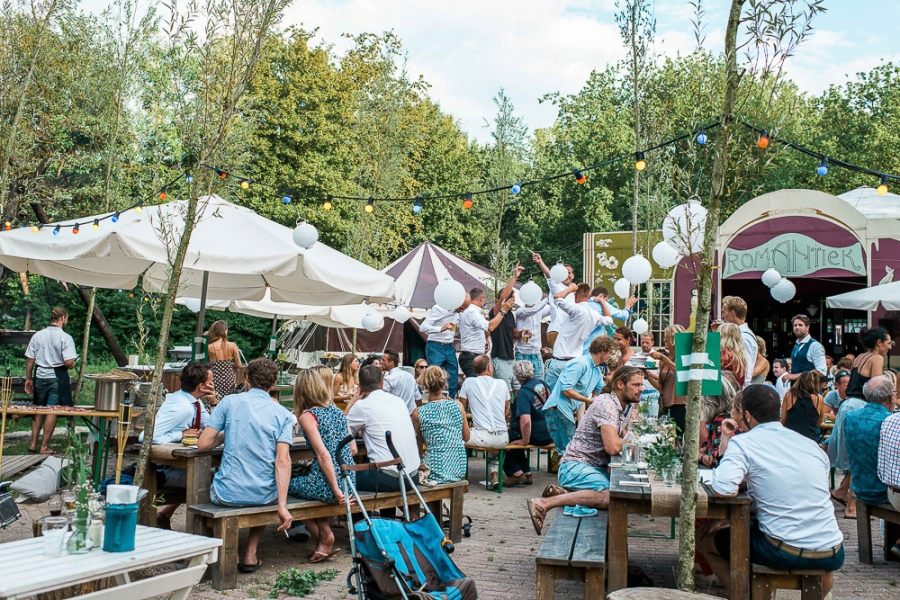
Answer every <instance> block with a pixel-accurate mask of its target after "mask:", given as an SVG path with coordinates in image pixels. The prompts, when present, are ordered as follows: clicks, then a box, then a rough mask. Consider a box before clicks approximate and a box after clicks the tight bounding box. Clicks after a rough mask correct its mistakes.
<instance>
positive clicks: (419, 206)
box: [413, 201, 422, 213]
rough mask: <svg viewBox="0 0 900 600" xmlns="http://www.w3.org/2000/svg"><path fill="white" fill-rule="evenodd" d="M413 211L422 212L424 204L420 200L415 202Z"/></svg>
mask: <svg viewBox="0 0 900 600" xmlns="http://www.w3.org/2000/svg"><path fill="white" fill-rule="evenodd" d="M413 212H414V213H420V212H422V204H421V203H420V202H418V201H417V202H416V203H415V204H413Z"/></svg>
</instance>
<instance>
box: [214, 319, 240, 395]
mask: <svg viewBox="0 0 900 600" xmlns="http://www.w3.org/2000/svg"><path fill="white" fill-rule="evenodd" d="M206 351H207V353H208V354H209V363H210V365H211V368H212V374H213V384H214V385H215V387H216V395H215V398H216V401H215V402H214V403H213V404H217V403H219V402H220V401H221V400H222V398H224V397H225V396H227V395H229V394H233V393H234V390H235V389H237V387H238V383H239V382H238V380H237V369H239V368H240V367H241V351H240V350H239V349H238V347H237V344H235V343H234V342H229V341H228V323H226V322H225V321H216V322H215V323H213V324H212V325H210V326H209V345H208V346H207V349H206ZM240 383H243V382H240Z"/></svg>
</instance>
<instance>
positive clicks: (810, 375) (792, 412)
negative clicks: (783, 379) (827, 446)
mask: <svg viewBox="0 0 900 600" xmlns="http://www.w3.org/2000/svg"><path fill="white" fill-rule="evenodd" d="M824 415H825V400H824V399H823V398H822V396H821V395H819V372H818V371H815V370H813V371H806V372H805V373H801V374H800V378H799V379H797V381H796V382H795V383H794V386H793V387H792V388H791V389H790V390H788V392H787V393H786V394H785V395H784V400H783V401H782V402H781V424H782V425H784V426H785V427H787V428H788V429H791V430H793V431H796V432H797V433H799V434H800V435H803V436H806V437H808V438H809V439H811V440H812V441H814V442H818V440H819V425H821V424H822V418H823V416H824Z"/></svg>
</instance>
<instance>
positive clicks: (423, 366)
mask: <svg viewBox="0 0 900 600" xmlns="http://www.w3.org/2000/svg"><path fill="white" fill-rule="evenodd" d="M416 368H417V369H424V368H425V365H416Z"/></svg>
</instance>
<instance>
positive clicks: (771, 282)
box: [762, 267, 781, 288]
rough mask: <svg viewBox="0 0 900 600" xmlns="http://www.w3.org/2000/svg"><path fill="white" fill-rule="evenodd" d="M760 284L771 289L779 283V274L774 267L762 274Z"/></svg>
mask: <svg viewBox="0 0 900 600" xmlns="http://www.w3.org/2000/svg"><path fill="white" fill-rule="evenodd" d="M762 282H763V283H764V284H765V285H766V287H770V288H773V287H775V286H776V285H778V284H779V283H780V282H781V273H779V272H778V270H777V269H775V268H774V267H769V268H768V269H766V272H765V273H763V274H762Z"/></svg>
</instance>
